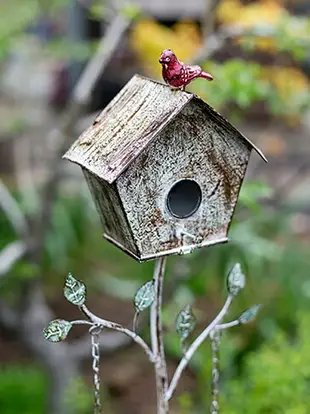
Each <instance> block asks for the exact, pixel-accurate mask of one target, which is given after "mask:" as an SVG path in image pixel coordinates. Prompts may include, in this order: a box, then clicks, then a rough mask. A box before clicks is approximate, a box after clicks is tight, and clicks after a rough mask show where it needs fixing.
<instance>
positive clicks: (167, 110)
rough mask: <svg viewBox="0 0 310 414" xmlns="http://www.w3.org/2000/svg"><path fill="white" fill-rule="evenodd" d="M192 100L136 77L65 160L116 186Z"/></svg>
mask: <svg viewBox="0 0 310 414" xmlns="http://www.w3.org/2000/svg"><path fill="white" fill-rule="evenodd" d="M192 97H193V95H191V94H189V93H182V92H180V91H172V90H170V88H169V87H167V86H165V85H163V84H161V83H159V82H153V81H149V80H147V79H145V78H142V77H140V76H134V77H133V78H132V79H131V80H130V81H129V82H128V83H127V85H126V86H125V87H124V88H123V89H122V91H121V92H120V93H119V94H118V95H117V96H116V97H115V98H114V99H113V100H112V101H111V103H110V104H109V105H108V106H107V107H106V108H105V109H104V110H103V111H102V112H101V114H100V115H99V116H98V117H97V118H96V119H95V121H94V123H93V125H92V126H90V127H89V128H88V129H87V130H86V131H85V132H84V133H83V134H82V135H81V136H80V138H79V139H78V140H77V141H76V142H75V143H74V144H73V145H72V147H71V148H70V149H69V151H68V152H67V153H66V154H65V155H64V158H66V159H68V160H70V161H72V162H76V163H77V164H79V165H81V166H83V167H85V168H86V169H87V170H89V171H92V172H93V173H94V174H95V175H97V176H98V177H100V178H102V179H104V180H105V181H107V182H109V183H112V182H114V181H115V180H116V178H117V177H118V176H119V175H120V174H121V173H122V172H123V171H124V169H125V168H126V167H127V166H128V165H129V164H130V163H131V162H132V161H133V160H134V159H135V158H136V157H137V156H138V155H139V153H140V152H141V151H143V149H144V148H146V147H147V146H148V144H149V143H150V142H151V141H152V139H153V138H154V137H155V136H156V135H157V134H158V133H159V132H160V131H161V130H162V129H163V128H164V127H165V126H166V125H167V123H168V122H169V121H170V120H171V119H173V117H174V116H175V115H176V114H177V113H178V112H179V111H180V110H181V109H182V108H183V106H184V105H185V104H186V103H187V102H188V101H190V100H191V99H192Z"/></svg>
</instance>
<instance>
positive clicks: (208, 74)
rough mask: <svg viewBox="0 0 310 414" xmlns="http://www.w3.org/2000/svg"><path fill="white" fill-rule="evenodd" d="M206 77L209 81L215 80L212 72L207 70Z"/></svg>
mask: <svg viewBox="0 0 310 414" xmlns="http://www.w3.org/2000/svg"><path fill="white" fill-rule="evenodd" d="M206 79H207V80H208V81H212V80H213V76H212V75H211V74H210V73H208V72H206Z"/></svg>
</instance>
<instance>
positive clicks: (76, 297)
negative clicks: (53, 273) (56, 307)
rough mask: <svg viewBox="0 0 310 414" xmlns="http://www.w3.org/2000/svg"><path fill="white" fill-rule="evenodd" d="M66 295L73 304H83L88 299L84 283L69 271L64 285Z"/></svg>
mask: <svg viewBox="0 0 310 414" xmlns="http://www.w3.org/2000/svg"><path fill="white" fill-rule="evenodd" d="M64 295H65V298H66V299H67V300H68V301H69V302H71V303H73V305H77V306H82V305H83V304H84V302H85V300H86V287H85V285H84V283H82V282H80V281H79V280H77V279H75V278H74V277H73V276H72V274H71V273H69V274H68V277H67V279H66V283H65V287H64Z"/></svg>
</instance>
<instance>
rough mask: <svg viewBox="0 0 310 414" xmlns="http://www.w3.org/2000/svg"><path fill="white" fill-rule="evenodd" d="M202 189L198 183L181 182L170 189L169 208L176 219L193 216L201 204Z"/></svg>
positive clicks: (191, 181) (190, 181)
mask: <svg viewBox="0 0 310 414" xmlns="http://www.w3.org/2000/svg"><path fill="white" fill-rule="evenodd" d="M201 197H202V193H201V189H200V187H199V185H198V184H197V183H196V181H193V180H188V179H185V180H180V181H178V182H177V183H176V184H174V186H173V187H172V188H171V189H170V191H169V193H168V197H167V207H168V210H169V212H170V214H172V215H173V216H174V217H177V218H187V217H190V216H192V215H193V214H194V213H195V212H196V211H197V210H198V208H199V206H200V203H201Z"/></svg>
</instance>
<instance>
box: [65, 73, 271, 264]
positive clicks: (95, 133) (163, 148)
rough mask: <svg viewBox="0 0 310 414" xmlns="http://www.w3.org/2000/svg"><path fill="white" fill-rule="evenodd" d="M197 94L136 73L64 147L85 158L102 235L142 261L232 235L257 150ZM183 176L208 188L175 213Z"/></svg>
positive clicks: (75, 157) (71, 155) (69, 154)
mask: <svg viewBox="0 0 310 414" xmlns="http://www.w3.org/2000/svg"><path fill="white" fill-rule="evenodd" d="M252 149H254V150H255V151H256V152H257V153H258V154H259V155H260V156H261V157H262V158H263V159H264V160H266V159H265V157H264V156H263V154H262V153H261V152H260V150H259V149H258V148H256V147H255V146H254V145H253V144H252V143H251V142H250V141H249V140H248V139H247V138H246V137H244V136H243V135H242V134H241V133H240V132H239V131H238V130H237V129H236V128H234V127H233V126H232V125H231V124H230V123H229V122H228V121H227V120H225V119H224V118H223V117H222V116H221V115H220V114H218V113H217V112H216V111H215V110H214V109H213V108H211V107H210V106H209V105H207V104H206V103H205V102H204V101H202V100H201V99H200V98H199V97H197V96H195V95H192V94H189V93H187V92H181V91H175V90H171V89H170V88H169V87H168V86H166V85H163V84H161V83H159V82H155V81H151V80H149V79H146V78H142V77H140V76H134V77H133V78H132V79H131V80H130V81H129V83H128V84H127V85H126V86H125V87H124V89H123V90H122V91H121V92H120V93H119V94H118V95H117V96H116V97H115V99H114V100H113V101H112V102H111V103H110V104H109V105H108V107H107V108H106V109H105V110H104V111H103V112H102V113H101V114H100V115H99V117H97V119H96V120H95V122H94V124H93V125H92V126H91V127H90V128H89V129H87V130H86V131H85V132H84V133H83V134H82V135H81V137H80V138H79V139H78V140H77V141H76V142H75V143H74V144H73V146H72V147H71V148H70V149H69V151H68V152H67V153H66V154H65V156H64V157H65V158H67V159H69V160H70V161H73V162H75V163H77V164H79V165H80V166H82V168H83V171H84V175H85V177H86V180H87V182H88V185H89V188H90V190H91V193H92V195H93V198H94V201H95V204H96V207H97V210H98V212H99V214H100V217H101V221H102V224H103V227H104V232H105V233H104V236H105V237H106V238H107V239H108V240H109V241H111V242H113V243H114V244H116V245H117V246H118V247H120V248H121V249H123V250H124V251H125V252H127V253H129V254H130V255H132V256H133V257H135V258H136V259H138V260H140V261H143V260H149V259H152V258H156V257H159V256H163V255H168V254H176V253H186V252H190V251H191V250H192V249H194V248H197V247H202V246H207V245H212V244H216V243H222V242H225V241H227V233H228V229H229V225H230V223H231V220H232V216H233V212H234V209H235V206H236V203H237V199H238V194H239V191H240V186H241V184H242V181H243V178H244V176H245V172H246V167H247V164H248V161H249V157H250V153H251V150H252ZM182 179H190V180H195V181H196V182H197V183H198V185H199V186H200V188H201V191H202V202H201V204H200V207H199V208H198V210H197V211H196V212H195V213H194V214H193V215H192V216H190V217H188V218H186V219H179V218H176V217H174V216H172V215H171V214H170V213H169V211H168V208H167V205H166V204H167V201H166V200H167V195H168V193H169V191H170V189H171V188H172V187H173V186H174V184H175V183H176V182H177V181H179V180H182Z"/></svg>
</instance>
